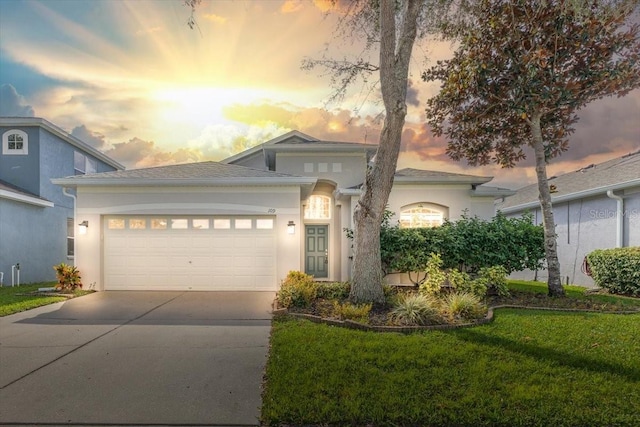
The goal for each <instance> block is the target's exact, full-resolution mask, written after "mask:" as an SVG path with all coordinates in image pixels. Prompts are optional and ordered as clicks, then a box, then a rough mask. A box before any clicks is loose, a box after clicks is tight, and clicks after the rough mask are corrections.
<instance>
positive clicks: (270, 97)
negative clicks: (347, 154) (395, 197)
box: [0, 0, 640, 189]
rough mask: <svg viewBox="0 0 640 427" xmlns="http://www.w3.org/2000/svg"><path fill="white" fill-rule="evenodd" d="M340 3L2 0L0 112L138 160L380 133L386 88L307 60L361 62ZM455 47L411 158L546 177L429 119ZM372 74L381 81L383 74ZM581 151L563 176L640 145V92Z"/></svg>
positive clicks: (217, 156) (416, 132) (585, 134)
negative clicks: (455, 144) (343, 32)
mask: <svg viewBox="0 0 640 427" xmlns="http://www.w3.org/2000/svg"><path fill="white" fill-rule="evenodd" d="M329 6H330V3H328V2H327V1H326V0H314V1H312V0H309V1H297V0H250V1H222V0H203V2H202V4H201V5H200V6H199V7H198V9H197V10H196V15H195V18H196V22H197V26H196V28H194V29H190V28H189V26H188V25H187V21H188V19H189V16H190V14H191V11H190V9H189V8H188V7H185V6H184V4H183V1H182V0H152V1H147V0H92V1H84V0H80V1H76V0H42V1H37V0H25V1H21V0H0V115H1V116H35V117H42V118H44V119H47V120H49V121H50V122H52V123H54V124H55V125H57V126H59V127H61V128H63V129H64V130H66V131H68V132H69V133H71V134H72V135H74V136H76V137H78V138H80V139H82V140H83V141H85V142H87V143H89V144H91V145H92V146H94V147H96V148H98V149H100V150H102V151H104V152H105V153H106V154H107V155H109V156H111V157H112V158H114V159H115V160H117V161H119V162H120V163H122V164H124V165H125V166H126V167H127V168H128V169H132V168H141V167H150V166H159V165H168V164H180V163H187V162H195V161H205V160H222V159H224V158H226V157H229V156H231V155H233V154H236V153H238V152H240V151H242V150H244V149H247V148H250V147H252V146H254V145H257V144H260V143H262V142H265V141H267V140H268V139H270V138H273V137H276V136H279V135H281V134H284V133H286V132H288V131H291V130H294V129H295V130H299V131H301V132H303V133H306V134H308V135H311V136H313V137H316V138H319V139H326V140H333V141H345V142H364V143H372V144H375V143H377V142H378V139H379V134H380V129H381V122H380V114H381V113H382V110H383V108H382V105H381V103H380V100H379V96H378V94H377V92H376V91H375V90H374V91H371V90H369V89H368V88H366V87H363V86H362V85H361V84H359V85H355V86H353V87H352V88H351V90H350V91H349V92H348V93H347V94H346V96H345V98H344V99H343V100H342V101H341V102H329V98H330V96H331V94H332V89H331V82H330V76H328V75H326V73H323V72H322V71H321V70H311V71H306V70H303V69H302V68H301V65H302V61H303V60H304V59H305V58H316V59H319V58H322V57H323V55H324V56H325V57H331V58H336V59H342V58H350V57H354V56H355V55H358V54H360V53H361V52H362V50H363V45H362V41H361V40H358V39H356V38H344V37H343V38H340V36H339V34H338V33H337V32H336V28H337V24H338V22H339V18H340V14H339V13H336V12H333V13H327V12H328V11H329ZM452 49H453V48H452V46H451V45H450V44H448V43H442V42H440V43H438V42H434V41H429V40H423V41H421V42H420V43H419V44H417V45H416V47H415V49H414V53H413V60H412V64H411V71H410V82H411V84H410V87H409V96H408V99H407V104H408V116H407V122H406V126H405V130H404V133H403V138H402V140H403V143H402V144H403V145H402V151H401V154H400V158H399V162H398V167H399V168H405V167H412V168H419V169H429V170H438V171H445V172H455V173H466V174H474V175H486V176H493V177H494V180H493V181H491V183H490V184H489V185H494V186H501V187H507V188H511V189H517V188H520V187H522V186H525V185H527V184H530V183H533V182H535V171H534V169H533V167H532V166H533V163H534V161H533V156H532V153H531V152H530V151H528V152H527V154H528V156H527V159H526V160H524V161H523V162H521V163H520V164H518V165H517V167H515V168H511V169H503V168H501V167H499V166H495V165H488V166H482V167H470V166H469V165H467V164H466V163H464V162H455V161H453V160H450V159H449V158H448V157H447V155H446V153H445V150H446V144H447V142H446V140H445V139H444V138H434V137H433V136H432V135H431V133H430V130H429V127H428V126H427V125H426V124H425V123H424V122H425V118H424V109H425V103H426V100H427V99H429V98H430V97H431V96H433V95H435V94H436V93H437V91H438V84H437V83H433V82H431V83H425V82H423V81H422V80H421V79H420V73H421V72H422V71H423V70H424V69H425V68H426V67H428V66H429V64H432V63H433V61H435V60H438V59H446V58H447V57H449V55H451V52H452ZM374 81H375V79H374V80H370V81H369V84H371V83H372V82H374ZM579 115H580V121H579V122H578V124H577V125H576V132H575V134H574V135H573V136H572V138H571V141H570V149H569V151H567V152H566V153H564V154H563V155H562V156H561V157H559V158H556V159H554V160H553V161H552V162H551V164H550V165H549V167H548V171H549V172H548V173H549V176H552V175H559V174H562V173H566V172H571V171H574V170H577V169H580V168H581V167H583V166H587V165H589V164H592V163H599V162H603V161H606V160H609V159H611V158H614V157H619V156H622V155H625V154H627V153H630V152H634V151H637V150H638V149H640V90H635V91H633V92H631V93H630V94H628V95H627V96H625V97H623V98H606V99H603V100H600V101H597V102H594V103H592V104H590V105H589V106H587V107H586V108H585V109H583V110H582V111H581V112H580V113H579Z"/></svg>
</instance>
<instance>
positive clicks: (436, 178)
mask: <svg viewBox="0 0 640 427" xmlns="http://www.w3.org/2000/svg"><path fill="white" fill-rule="evenodd" d="M492 179H493V177H492V176H478V175H465V174H461V173H451V172H440V171H432V170H424V169H413V168H405V169H401V170H399V171H396V174H395V178H394V181H393V182H394V183H399V184H400V183H404V184H409V183H411V184H414V183H415V184H421V183H430V184H454V183H458V184H471V185H480V184H484V183H486V182H489V181H491V180H492Z"/></svg>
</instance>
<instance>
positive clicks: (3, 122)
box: [0, 117, 124, 169]
mask: <svg viewBox="0 0 640 427" xmlns="http://www.w3.org/2000/svg"><path fill="white" fill-rule="evenodd" d="M0 126H7V127H10V126H38V127H41V128H42V129H45V130H47V131H49V132H51V133H52V134H54V135H56V136H57V137H58V138H60V139H62V140H64V141H66V142H67V143H69V144H70V145H72V146H74V147H76V148H78V149H80V150H82V151H84V152H86V153H88V154H91V155H92V156H93V157H95V158H97V159H99V160H100V161H102V162H104V163H106V164H108V165H109V166H112V167H114V168H116V169H124V166H123V165H121V164H120V163H118V162H116V161H115V160H113V159H112V158H111V157H109V156H107V155H106V154H104V153H103V152H102V151H100V150H97V149H95V148H93V147H92V146H90V145H89V144H87V143H86V142H84V141H82V140H80V139H78V138H76V137H75V136H73V135H71V134H69V133H67V132H65V131H64V130H62V128H59V127H58V126H56V125H54V124H53V123H51V122H50V121H48V120H45V119H43V118H40V117H0Z"/></svg>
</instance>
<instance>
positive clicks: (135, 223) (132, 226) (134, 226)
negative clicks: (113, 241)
mask: <svg viewBox="0 0 640 427" xmlns="http://www.w3.org/2000/svg"><path fill="white" fill-rule="evenodd" d="M145 228H147V220H146V219H144V218H131V219H129V230H144V229H145Z"/></svg>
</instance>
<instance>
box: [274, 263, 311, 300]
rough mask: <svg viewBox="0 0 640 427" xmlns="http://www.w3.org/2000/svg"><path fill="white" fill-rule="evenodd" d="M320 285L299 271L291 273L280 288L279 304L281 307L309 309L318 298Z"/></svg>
mask: <svg viewBox="0 0 640 427" xmlns="http://www.w3.org/2000/svg"><path fill="white" fill-rule="evenodd" d="M317 291H318V285H317V283H316V282H314V281H313V276H310V275H308V274H305V273H301V272H299V271H290V272H289V274H287V277H286V279H284V281H283V282H282V286H280V291H279V292H278V296H277V299H278V304H279V305H280V306H281V307H285V308H289V307H308V306H309V305H310V304H311V302H312V301H313V300H314V299H315V298H316V295H317Z"/></svg>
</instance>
